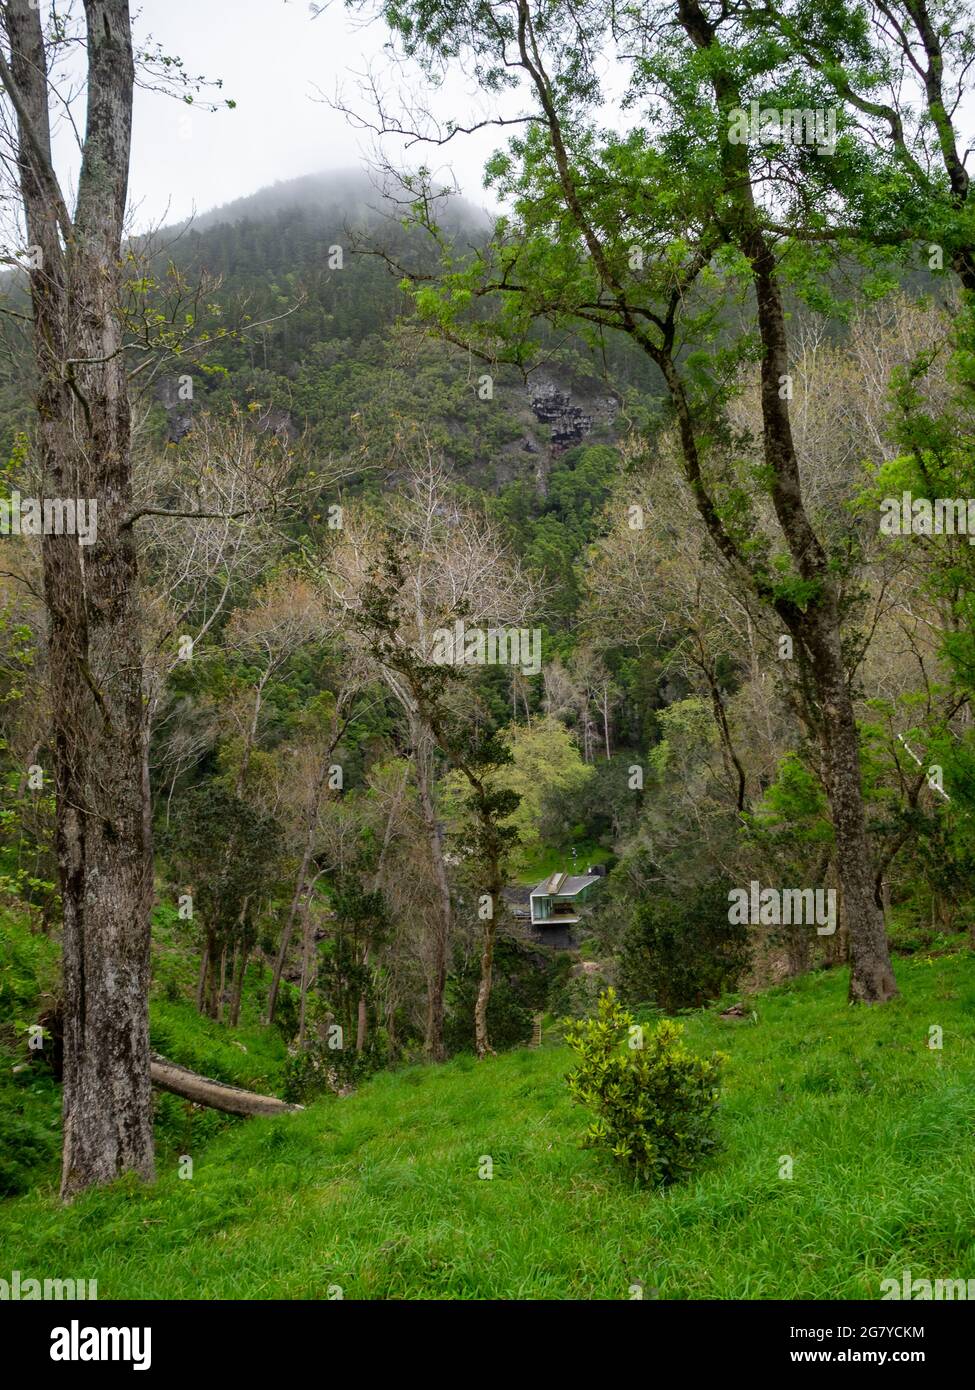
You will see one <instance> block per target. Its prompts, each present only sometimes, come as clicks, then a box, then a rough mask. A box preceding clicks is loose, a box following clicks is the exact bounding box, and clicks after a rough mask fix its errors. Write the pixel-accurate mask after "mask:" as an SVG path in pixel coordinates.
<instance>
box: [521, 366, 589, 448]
mask: <svg viewBox="0 0 975 1390" xmlns="http://www.w3.org/2000/svg"><path fill="white" fill-rule="evenodd" d="M528 399H529V401H530V403H531V408H532V411H533V412H534V415H535V419H536V420H540V421H541V422H542V423H543V424H546V425H550V426H551V429H552V447H553V449H559V450H562V449H571V448H572V447H573V445H575V444H581V443H582V441H583V439H584V438H585V437H586V435H587V434H589V433H590V431H591V430H592V425H593V419H592V416H591V415H588V414H587V413H586V412H585V411H584V410H583V409H582V407H581V406H578V405H573V403H572V396H571V395H570V393H569V392H568V391H563V390H562V388H561V387H559V386H557V385H556V384H555V382H554V381H536V382H533V383H532V384H531V385H530V386H529V388H528Z"/></svg>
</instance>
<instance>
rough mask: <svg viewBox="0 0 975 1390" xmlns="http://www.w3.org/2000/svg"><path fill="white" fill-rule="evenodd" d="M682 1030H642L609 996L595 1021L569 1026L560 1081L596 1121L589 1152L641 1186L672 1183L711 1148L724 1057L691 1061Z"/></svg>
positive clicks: (671, 1026)
mask: <svg viewBox="0 0 975 1390" xmlns="http://www.w3.org/2000/svg"><path fill="white" fill-rule="evenodd" d="M683 1031H684V1030H683V1028H682V1026H681V1025H680V1024H679V1023H675V1022H674V1021H673V1020H672V1019H661V1021H660V1022H659V1023H658V1024H657V1025H656V1027H654V1028H652V1029H651V1030H649V1032H648V1031H647V1030H646V1029H644V1028H643V1027H642V1026H641V1025H638V1024H635V1023H634V1020H633V1016H632V1014H629V1013H627V1012H626V1010H625V1009H623V1008H622V1007H621V1006H620V1004H619V1003H618V1002H617V999H616V993H615V991H614V990H612V989H608V990H607V991H606V992H605V994H603V995H602V997H601V998H600V1000H599V1014H598V1016H597V1017H596V1018H588V1019H584V1020H582V1021H581V1022H579V1023H572V1024H570V1025H569V1026H568V1027H567V1028H566V1030H565V1040H566V1042H567V1043H568V1045H569V1047H570V1048H572V1050H573V1051H574V1052H575V1053H576V1056H577V1057H578V1059H579V1065H578V1067H577V1068H576V1070H575V1071H573V1072H570V1074H569V1076H568V1077H567V1080H568V1083H569V1089H570V1091H571V1092H572V1095H573V1096H574V1097H575V1099H576V1100H577V1101H579V1102H580V1103H581V1104H582V1105H588V1106H591V1107H592V1108H593V1109H594V1110H595V1111H596V1116H597V1118H596V1119H595V1120H594V1121H593V1123H592V1124H591V1125H590V1126H589V1129H588V1130H587V1131H586V1136H585V1140H584V1143H585V1145H586V1147H588V1148H603V1149H608V1150H609V1151H610V1153H611V1154H612V1155H613V1157H614V1158H616V1159H619V1160H620V1161H621V1162H623V1163H625V1164H627V1165H628V1166H629V1167H630V1168H631V1169H632V1170H633V1172H634V1174H635V1175H636V1177H637V1179H638V1180H639V1181H640V1182H642V1183H647V1184H649V1185H651V1186H653V1187H660V1186H664V1185H666V1184H669V1183H673V1182H679V1181H680V1180H681V1179H682V1178H685V1177H687V1176H688V1175H689V1174H690V1173H693V1172H694V1171H695V1169H697V1168H698V1167H699V1166H700V1165H701V1163H702V1162H703V1160H704V1159H705V1158H706V1157H707V1156H708V1155H709V1154H710V1153H711V1152H712V1151H713V1149H714V1148H715V1145H716V1142H717V1141H716V1137H715V1124H714V1121H715V1114H716V1111H717V1107H718V1078H719V1074H720V1068H721V1064H722V1062H723V1061H724V1060H725V1057H724V1055H723V1054H722V1053H719V1052H715V1053H713V1054H712V1055H711V1056H710V1057H708V1058H704V1057H695V1056H694V1055H693V1054H692V1053H691V1052H689V1051H688V1049H687V1048H686V1047H685V1046H684V1044H683V1043H682V1041H681V1037H682V1034H683Z"/></svg>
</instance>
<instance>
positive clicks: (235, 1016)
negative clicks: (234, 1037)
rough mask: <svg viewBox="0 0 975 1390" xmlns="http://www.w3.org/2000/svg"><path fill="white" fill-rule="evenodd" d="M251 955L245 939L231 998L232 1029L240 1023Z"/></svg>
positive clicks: (240, 951)
mask: <svg viewBox="0 0 975 1390" xmlns="http://www.w3.org/2000/svg"><path fill="white" fill-rule="evenodd" d="M250 953H251V946H250V942H249V941H248V940H247V939H246V938H245V939H244V940H242V941H241V943H240V950H239V954H238V957H237V962H236V966H235V969H234V983H233V992H232V994H231V996H230V1018H229V1020H228V1022H229V1024H230V1027H231V1028H236V1027H237V1025H238V1023H239V1022H240V1001H241V999H242V998H243V995H244V980H245V979H246V978H247V962H248V960H249V959H250Z"/></svg>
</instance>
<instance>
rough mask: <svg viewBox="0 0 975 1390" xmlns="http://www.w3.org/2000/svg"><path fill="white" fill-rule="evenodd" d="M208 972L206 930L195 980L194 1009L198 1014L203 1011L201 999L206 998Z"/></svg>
mask: <svg viewBox="0 0 975 1390" xmlns="http://www.w3.org/2000/svg"><path fill="white" fill-rule="evenodd" d="M209 973H210V933H209V932H207V935H206V939H205V940H204V942H203V951H202V953H201V955H200V973H199V975H198V976H197V981H196V1011H197V1013H198V1014H201V1013H202V1012H203V1001H204V999H205V998H206V987H207V978H208V976H209Z"/></svg>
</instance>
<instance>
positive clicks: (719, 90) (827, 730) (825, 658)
mask: <svg viewBox="0 0 975 1390" xmlns="http://www.w3.org/2000/svg"><path fill="white" fill-rule="evenodd" d="M679 21H680V23H681V25H682V27H683V28H684V30H685V31H686V33H687V34H688V36H689V37H690V38H691V40H692V41H693V42H694V44H695V46H696V47H697V48H698V49H700V50H702V51H706V50H709V49H712V48H713V49H715V50H717V49H718V48H719V44H718V41H717V37H716V28H715V24H714V22H713V21H712V20H711V19H710V18H709V16H708V15H707V14H706V13H705V12H704V11H703V10H702V9H701V6H700V3H699V0H681V3H680V5H679ZM710 71H711V83H712V86H713V90H714V96H715V99H716V102H717V105H718V107H719V109H721V110H725V109H730V108H732V107H735V106H738V105H740V101H741V93H740V91H739V89H738V87H737V85H736V82H735V79H734V77H733V76H732V74H731V72H730V70H729V69H728V68H727V66H724V65H721V64H714V65H713V66H712V68H711V69H710ZM720 158H721V167H722V170H723V171H724V174H725V189H726V193H727V196H728V199H729V206H730V207H731V209H733V216H734V225H733V226H731V227H730V229H729V235H730V236H731V239H732V240H733V241H734V242H735V243H736V244H737V246H738V247H739V249H740V250H741V252H742V253H743V254H744V256H745V257H746V258H747V260H748V262H749V265H750V266H751V273H752V281H753V285H754V289H755V303H756V311H757V317H758V326H759V332H760V334H761V340H762V367H761V407H762V429H763V434H762V447H763V454H764V459H765V464H766V467H767V469H768V474H769V490H770V493H771V499H772V505H773V507H774V509H775V515H776V518H777V520H778V522H779V525H780V526H781V528H782V533H783V535H784V536H785V540H786V544H787V545H788V547H789V552H790V555H791V557H792V561H793V564H794V566H795V570H796V573H797V574H798V575H799V577H800V578H801V579H802V580H803V582H804V583H806V584H807V585H808V586H809V589H810V593H811V597H810V599H809V601H808V602H807V604H806V605H805V606H800V605H798V604H795V603H793V602H792V601H791V600H789V599H785V598H782V597H781V595H779V594H776V591H775V586H774V585H772V584H770V583H769V582H768V581H767V580H766V578H765V577H764V576H756V574H755V571H754V570H752V577H753V582H755V580H756V578H757V579H758V583H757V586H756V587H758V589H759V591H760V592H761V591H763V590H764V592H762V596H763V597H766V598H769V599H770V601H771V602H772V604H773V606H774V607H775V608H776V610H777V612H778V613H779V615H780V617H782V619H783V621H784V622H786V624H787V625H788V627H789V630H790V631H791V632H792V633H793V635H794V636H795V637H796V638H797V639H798V641H799V642H801V643H802V644H803V646H804V648H805V651H806V653H807V654H808V660H809V666H810V674H811V676H812V679H813V681H814V683H815V689H816V705H817V708H815V709H814V710H811V711H810V713H811V715H812V717H813V719H814V720H815V722H816V724H817V727H818V729H819V741H820V747H821V750H822V754H823V767H824V778H825V782H826V792H827V797H828V799H829V805H830V812H831V816H832V820H833V834H834V838H835V842H836V869H837V875H838V877H839V881H840V888H841V892H842V895H843V903H844V909H845V920H846V923H847V927H848V931H849V941H850V955H851V970H850V999H851V1001H853V1002H856V1003H881V1002H883V1001H885V1000H887V999H890V998H891V997H892V996H893V995H895V994H896V993H897V985H896V982H895V980H894V973H893V970H892V969H891V964H890V951H889V948H888V944H887V933H886V928H885V924H884V916H883V912H882V911H881V909H880V908H879V907H878V906H877V903H876V900H875V896H874V868H873V862H872V856H871V853H870V846H869V843H868V840H867V830H866V814H865V811H864V805H863V790H862V785H861V774H860V759H859V738H858V734H857V728H856V720H855V717H854V712H853V699H852V696H851V694H850V689H849V683H848V681H847V676H846V666H845V662H844V658H843V649H842V641H841V619H840V611H839V600H838V595H837V590H836V580H835V578H834V575H833V574H832V572H831V569H830V563H829V558H828V556H827V555H826V553H825V551H824V548H823V545H822V543H821V542H820V540H819V537H818V536H817V535H816V532H815V531H814V530H813V527H812V525H811V524H810V521H809V518H808V516H807V514H806V510H805V504H804V501H803V495H802V480H801V477H800V473H799V463H798V458H797V455H796V450H795V443H794V440H793V436H792V421H791V417H790V414H789V405H788V396H787V394H783V392H782V384H783V382H785V381H787V380H791V377H790V375H789V352H788V339H787V333H786V318H785V309H784V306H783V303H782V294H781V290H780V286H779V280H778V265H777V260H776V256H775V252H774V250H773V248H772V247H771V246H770V245H769V242H768V240H767V238H766V235H765V232H764V230H763V226H762V221H761V217H760V216H759V214H758V211H757V209H756V205H755V197H754V192H753V188H752V183H751V171H750V169H749V165H748V150H747V147H746V146H743V145H732V144H731V143H730V141H728V140H725V141H723V142H722V145H721V150H720ZM667 368H668V370H669V377H668V379H669V380H670V381H671V383H672V382H673V378H674V377H676V373H675V371H674V368H673V363H672V361H669V362H668V363H667ZM665 374H668V373H665ZM671 389H672V394H673V393H674V387H673V384H672V385H671ZM680 390H681V394H682V388H680ZM681 404H684V403H683V401H682V402H681ZM685 410H686V405H685ZM688 427H690V428H691V430H693V426H690V425H689V421H688V420H687V419H686V418H684V419H682V420H681V430H682V444H683V447H684V453H685V459H688V457H689V448H690V454H691V455H693V457H692V458H691V459H690V464H689V470H688V471H689V481H690V482H691V486H692V488H694V492H695V498H696V500H697V503H698V509H699V511H700V512H701V515H702V517H703V519H704V521H705V524H706V525H707V526H708V529H709V530H710V531H711V533H712V535H715V536H716V537H717V538H718V539H719V545H720V547H721V549H722V551H723V553H725V554H726V555H727V554H728V552H729V550H730V551H731V552H732V558H733V560H735V561H737V562H738V563H739V564H740V563H741V562H742V556H741V552H740V551H738V550H737V548H736V546H735V543H734V541H733V540H732V539H731V538H730V536H729V535H728V533H727V532H726V531H725V530H724V527H723V525H722V523H721V521H720V518H719V517H718V515H717V513H716V510H715V508H714V504H713V501H712V499H711V498H710V496H709V495H708V494H707V492H706V487H705V485H704V483H703V480H702V478H701V474H700V470H699V466H698V462H697V458H696V443H694V442H693V441H691V444H690V446H688V441H687V437H686V430H687V428H688Z"/></svg>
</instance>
